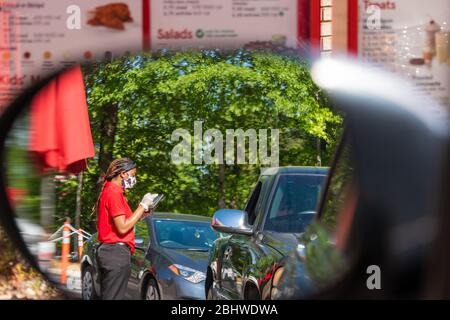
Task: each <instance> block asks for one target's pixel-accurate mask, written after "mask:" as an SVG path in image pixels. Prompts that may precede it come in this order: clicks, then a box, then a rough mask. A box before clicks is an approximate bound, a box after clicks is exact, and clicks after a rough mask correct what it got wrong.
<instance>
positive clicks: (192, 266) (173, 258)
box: [81, 213, 219, 300]
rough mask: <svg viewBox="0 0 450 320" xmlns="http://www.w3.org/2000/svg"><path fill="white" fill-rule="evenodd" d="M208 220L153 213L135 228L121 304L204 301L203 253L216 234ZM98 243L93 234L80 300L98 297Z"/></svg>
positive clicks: (205, 261) (84, 262)
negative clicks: (132, 253) (141, 300)
mask: <svg viewBox="0 0 450 320" xmlns="http://www.w3.org/2000/svg"><path fill="white" fill-rule="evenodd" d="M210 224H211V218H208V217H203V216H195V215H186V214H175V213H154V214H153V215H151V216H149V217H147V218H146V219H143V220H141V221H140V222H138V223H137V224H136V227H135V236H136V239H135V242H136V252H135V253H134V255H132V256H131V276H130V279H129V281H128V289H127V292H126V296H125V297H126V299H145V300H159V299H205V290H204V288H205V274H206V267H207V264H208V252H209V250H210V248H211V246H212V244H213V242H214V240H216V239H217V237H218V235H219V234H218V233H217V232H215V231H214V230H213V229H212V228H211V225H210ZM98 245H99V243H98V242H97V236H96V235H94V236H93V237H92V238H91V239H90V240H89V241H88V242H87V243H86V245H85V248H84V252H85V255H84V256H83V258H82V263H81V274H82V296H83V299H86V300H92V299H97V298H99V296H100V292H101V291H100V274H99V272H98V265H97V262H96V259H95V251H96V249H97V247H98Z"/></svg>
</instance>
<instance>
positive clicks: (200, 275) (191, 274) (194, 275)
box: [169, 264, 206, 283]
mask: <svg viewBox="0 0 450 320" xmlns="http://www.w3.org/2000/svg"><path fill="white" fill-rule="evenodd" d="M169 269H170V270H171V271H172V272H173V273H175V274H176V275H177V276H180V277H182V278H184V279H186V280H187V281H189V282H192V283H199V282H201V281H203V280H205V279H206V275H205V273H204V272H201V271H198V270H194V269H191V268H189V267H185V266H182V265H179V264H172V265H170V266H169Z"/></svg>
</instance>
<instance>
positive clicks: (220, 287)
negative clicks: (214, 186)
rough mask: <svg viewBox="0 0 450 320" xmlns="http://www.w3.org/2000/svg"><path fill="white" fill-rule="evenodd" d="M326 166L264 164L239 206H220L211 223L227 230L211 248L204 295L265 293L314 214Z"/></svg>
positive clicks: (221, 296)
mask: <svg viewBox="0 0 450 320" xmlns="http://www.w3.org/2000/svg"><path fill="white" fill-rule="evenodd" d="M327 172H328V169H327V168H320V167H282V168H270V169H267V170H265V171H264V172H263V173H262V174H261V176H260V178H259V180H258V182H257V184H256V186H255V188H254V190H253V191H252V193H251V195H250V197H249V199H248V201H247V203H246V205H245V208H244V210H243V211H240V210H228V209H222V210H219V211H217V212H216V213H215V214H214V217H213V220H212V224H211V225H212V227H213V228H214V229H215V230H217V231H220V232H224V233H229V234H230V235H229V236H227V237H223V238H220V239H218V240H216V241H215V243H214V246H213V248H212V249H211V253H210V258H209V265H208V270H207V278H206V283H205V284H206V286H205V292H206V294H207V298H208V299H270V296H271V288H272V281H273V278H274V277H276V276H277V275H276V274H277V270H278V268H280V266H281V265H282V262H283V259H284V257H285V256H286V255H288V254H289V253H290V252H291V251H292V250H294V249H295V246H296V245H297V242H298V240H297V237H298V236H299V235H300V234H301V233H302V232H303V231H304V230H305V228H306V227H307V226H308V224H309V223H310V221H311V220H312V219H313V217H314V216H315V210H316V205H317V201H318V199H319V197H320V194H321V190H322V186H323V183H324V180H325V177H326V175H327Z"/></svg>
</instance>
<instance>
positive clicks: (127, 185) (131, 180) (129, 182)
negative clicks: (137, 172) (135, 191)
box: [122, 174, 136, 189]
mask: <svg viewBox="0 0 450 320" xmlns="http://www.w3.org/2000/svg"><path fill="white" fill-rule="evenodd" d="M122 184H123V187H124V189H131V188H133V187H134V185H135V184H136V177H135V176H130V174H128V179H123V180H122Z"/></svg>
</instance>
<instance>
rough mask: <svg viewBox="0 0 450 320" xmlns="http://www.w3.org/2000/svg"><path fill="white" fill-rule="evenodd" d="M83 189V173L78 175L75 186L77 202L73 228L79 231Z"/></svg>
mask: <svg viewBox="0 0 450 320" xmlns="http://www.w3.org/2000/svg"><path fill="white" fill-rule="evenodd" d="M82 189H83V172H80V173H79V174H78V185H77V200H76V207H75V228H77V229H79V228H80V226H81V190H82Z"/></svg>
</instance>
